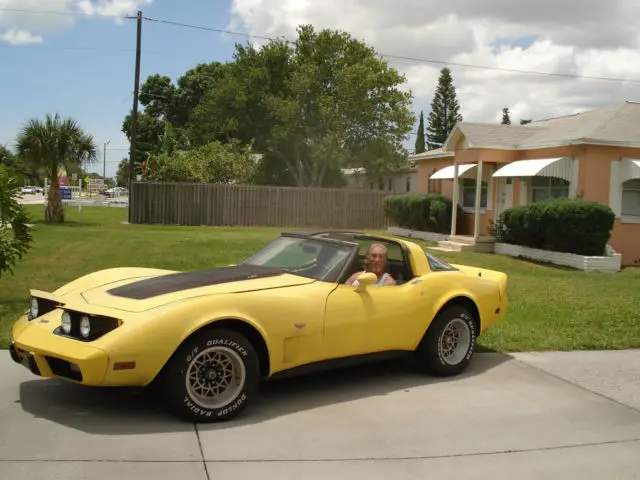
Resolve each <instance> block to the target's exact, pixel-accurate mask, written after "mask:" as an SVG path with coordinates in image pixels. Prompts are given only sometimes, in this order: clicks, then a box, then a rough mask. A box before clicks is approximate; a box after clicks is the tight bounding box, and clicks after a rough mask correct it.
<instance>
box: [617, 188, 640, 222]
mask: <svg viewBox="0 0 640 480" xmlns="http://www.w3.org/2000/svg"><path fill="white" fill-rule="evenodd" d="M620 213H621V214H622V216H623V217H640V179H638V180H627V181H626V182H624V183H623V184H622V208H621V212H620Z"/></svg>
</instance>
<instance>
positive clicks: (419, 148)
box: [415, 110, 426, 153]
mask: <svg viewBox="0 0 640 480" xmlns="http://www.w3.org/2000/svg"><path fill="white" fill-rule="evenodd" d="M425 150H426V148H425V145H424V114H423V112H422V110H421V111H420V125H418V134H417V135H416V145H415V153H422V152H424V151H425Z"/></svg>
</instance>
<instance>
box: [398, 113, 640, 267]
mask: <svg viewBox="0 0 640 480" xmlns="http://www.w3.org/2000/svg"><path fill="white" fill-rule="evenodd" d="M410 159H411V160H413V161H415V162H416V163H417V164H418V191H420V192H423V193H424V192H437V193H441V194H443V195H445V196H446V197H448V198H450V199H451V200H452V201H453V203H454V205H456V206H457V205H458V204H459V205H460V206H461V209H462V218H460V219H458V218H457V208H454V209H453V213H452V216H453V218H452V220H453V221H452V229H451V237H450V238H449V243H451V242H454V243H455V242H459V243H462V244H464V243H466V244H473V245H477V246H478V247H479V248H478V249H479V250H482V248H481V247H482V245H483V243H490V242H491V241H492V239H491V236H490V226H491V222H492V221H493V220H494V219H495V218H497V217H498V216H499V215H500V213H501V212H503V211H504V210H506V209H508V208H510V207H512V206H516V205H526V204H530V203H532V202H536V201H540V200H544V199H548V198H551V197H570V198H573V197H582V198H584V199H586V200H591V201H596V202H600V203H602V204H605V205H608V206H610V207H611V209H612V210H613V211H614V212H615V214H616V221H615V226H614V229H613V231H612V235H611V240H610V242H609V243H610V245H611V246H612V247H613V248H614V249H615V250H616V251H617V252H619V253H620V254H621V255H622V264H623V265H634V264H637V263H639V262H640V103H637V102H629V101H625V102H620V103H616V104H613V105H609V106H606V107H604V108H600V109H596V110H591V111H587V112H583V113H579V114H575V115H568V116H563V117H556V118H549V119H546V120H540V121H535V122H531V123H529V124H526V125H517V126H516V125H501V124H487V123H471V122H461V123H459V124H458V125H456V127H455V128H454V130H453V131H452V132H451V134H450V135H449V137H448V138H447V140H446V142H445V143H444V145H443V147H442V148H441V149H438V150H431V151H428V152H424V153H421V154H419V155H413V156H412V157H410Z"/></svg>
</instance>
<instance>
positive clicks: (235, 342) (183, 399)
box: [164, 328, 260, 423]
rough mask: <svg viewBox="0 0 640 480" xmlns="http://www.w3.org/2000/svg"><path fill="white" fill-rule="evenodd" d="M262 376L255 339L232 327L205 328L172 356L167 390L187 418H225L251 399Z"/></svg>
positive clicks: (206, 419) (231, 416)
mask: <svg viewBox="0 0 640 480" xmlns="http://www.w3.org/2000/svg"><path fill="white" fill-rule="evenodd" d="M259 380H260V366H259V360H258V355H257V353H256V351H255V349H254V347H253V345H252V344H251V342H250V341H249V340H248V339H247V338H245V337H244V336H243V335H241V334H240V333H238V332H235V331H233V330H228V329H216V328H210V329H204V330H202V331H200V332H197V333H196V334H195V335H194V336H192V337H191V338H189V339H187V340H186V341H185V342H184V343H183V344H182V345H181V347H180V348H179V349H178V351H177V352H176V353H175V355H174V356H173V357H172V359H171V363H170V365H169V368H168V371H167V376H166V378H165V382H164V386H165V394H166V396H167V400H168V403H169V404H170V406H171V407H172V409H173V410H174V411H175V412H176V414H178V415H179V416H181V417H182V418H184V419H185V420H188V421H192V422H196V423H200V422H207V423H208V422H221V421H225V420H230V419H231V418H233V417H235V416H236V415H238V414H239V413H240V412H241V411H242V410H243V409H244V408H245V407H246V406H247V404H248V403H249V402H250V401H251V399H252V398H253V396H254V395H255V392H256V390H257V386H258V382H259Z"/></svg>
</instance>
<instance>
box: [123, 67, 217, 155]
mask: <svg viewBox="0 0 640 480" xmlns="http://www.w3.org/2000/svg"><path fill="white" fill-rule="evenodd" d="M225 68H227V64H222V63H220V62H212V63H204V64H199V65H197V66H196V67H195V68H193V69H191V70H188V71H187V72H186V73H185V74H184V75H182V76H181V77H179V78H178V80H177V82H176V83H177V85H174V84H173V82H172V80H171V79H170V78H169V77H167V76H163V75H159V74H154V75H150V76H149V77H147V79H146V80H145V81H144V83H143V84H142V85H141V86H140V105H141V106H142V107H143V108H142V109H141V111H140V113H138V124H137V125H136V137H137V138H136V139H137V146H138V150H137V157H139V162H138V165H137V166H136V168H138V167H139V164H140V163H142V162H144V161H145V160H146V158H147V157H148V155H149V154H151V153H159V152H160V151H161V150H162V148H163V147H162V145H161V144H162V142H163V139H162V136H163V132H164V131H165V129H166V126H167V125H169V126H170V127H171V129H172V131H173V135H174V138H175V140H176V144H177V145H180V146H181V147H184V148H188V147H189V146H190V144H191V139H190V138H189V137H188V135H187V131H186V126H187V123H188V121H189V118H190V117H191V114H192V113H193V110H194V109H195V107H196V106H197V105H198V104H199V103H200V101H201V100H202V97H203V96H204V95H205V94H206V93H207V92H208V91H209V90H211V89H213V88H215V86H216V83H217V82H218V81H219V80H220V78H221V77H222V75H223V73H224V69H225ZM122 132H123V133H124V134H125V135H126V136H127V138H128V139H129V140H131V114H130V113H129V114H128V115H127V116H126V117H125V119H124V121H123V123H122Z"/></svg>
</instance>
